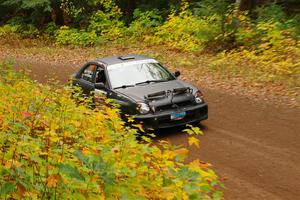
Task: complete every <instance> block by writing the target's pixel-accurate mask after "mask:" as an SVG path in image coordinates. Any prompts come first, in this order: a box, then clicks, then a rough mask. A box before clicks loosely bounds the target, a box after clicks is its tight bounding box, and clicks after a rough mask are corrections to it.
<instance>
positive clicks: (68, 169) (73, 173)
mask: <svg viewBox="0 0 300 200" xmlns="http://www.w3.org/2000/svg"><path fill="white" fill-rule="evenodd" d="M59 170H60V172H61V173H63V174H66V175H67V176H69V177H70V178H75V179H77V180H80V181H84V180H85V179H84V177H83V176H82V175H81V174H80V173H79V171H78V170H77V169H75V168H73V167H72V166H70V165H69V164H60V165H59Z"/></svg>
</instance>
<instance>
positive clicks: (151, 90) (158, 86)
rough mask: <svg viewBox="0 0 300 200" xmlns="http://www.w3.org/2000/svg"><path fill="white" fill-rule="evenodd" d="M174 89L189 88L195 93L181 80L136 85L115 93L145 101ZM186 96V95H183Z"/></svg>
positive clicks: (192, 88)
mask: <svg viewBox="0 0 300 200" xmlns="http://www.w3.org/2000/svg"><path fill="white" fill-rule="evenodd" d="M176 88H190V89H191V90H193V93H194V92H196V90H197V89H196V88H195V87H193V86H192V85H190V84H188V83H185V82H183V81H181V80H172V81H166V82H160V83H150V84H145V85H138V86H135V87H128V88H120V89H117V90H116V91H117V92H118V93H121V94H123V95H125V96H127V97H129V98H131V99H133V100H134V101H145V100H147V98H146V97H147V96H148V95H151V94H155V93H160V92H164V91H165V92H166V91H173V90H174V89H176ZM184 96H187V95H184Z"/></svg>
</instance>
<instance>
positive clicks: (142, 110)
mask: <svg viewBox="0 0 300 200" xmlns="http://www.w3.org/2000/svg"><path fill="white" fill-rule="evenodd" d="M136 109H137V110H138V111H139V112H140V113H141V114H147V113H148V112H150V107H149V106H148V104H146V103H137V107H136Z"/></svg>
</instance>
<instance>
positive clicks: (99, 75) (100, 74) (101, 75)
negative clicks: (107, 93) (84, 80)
mask: <svg viewBox="0 0 300 200" xmlns="http://www.w3.org/2000/svg"><path fill="white" fill-rule="evenodd" d="M95 82H96V83H104V85H106V86H107V81H106V76H105V72H104V69H103V68H102V67H98V68H97V71H96V75H95Z"/></svg>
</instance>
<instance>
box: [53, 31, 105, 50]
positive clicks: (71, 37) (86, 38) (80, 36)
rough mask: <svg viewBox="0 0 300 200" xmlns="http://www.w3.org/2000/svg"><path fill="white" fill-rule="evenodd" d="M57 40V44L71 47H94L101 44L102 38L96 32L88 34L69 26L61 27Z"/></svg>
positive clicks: (57, 33)
mask: <svg viewBox="0 0 300 200" xmlns="http://www.w3.org/2000/svg"><path fill="white" fill-rule="evenodd" d="M55 39H56V43H57V44H62V45H70V46H92V45H95V44H97V43H99V42H101V38H100V37H99V36H97V34H96V33H95V32H94V31H92V32H86V31H83V30H77V29H74V28H69V27H68V26H62V27H60V29H59V30H58V31H57V32H56V36H55Z"/></svg>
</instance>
